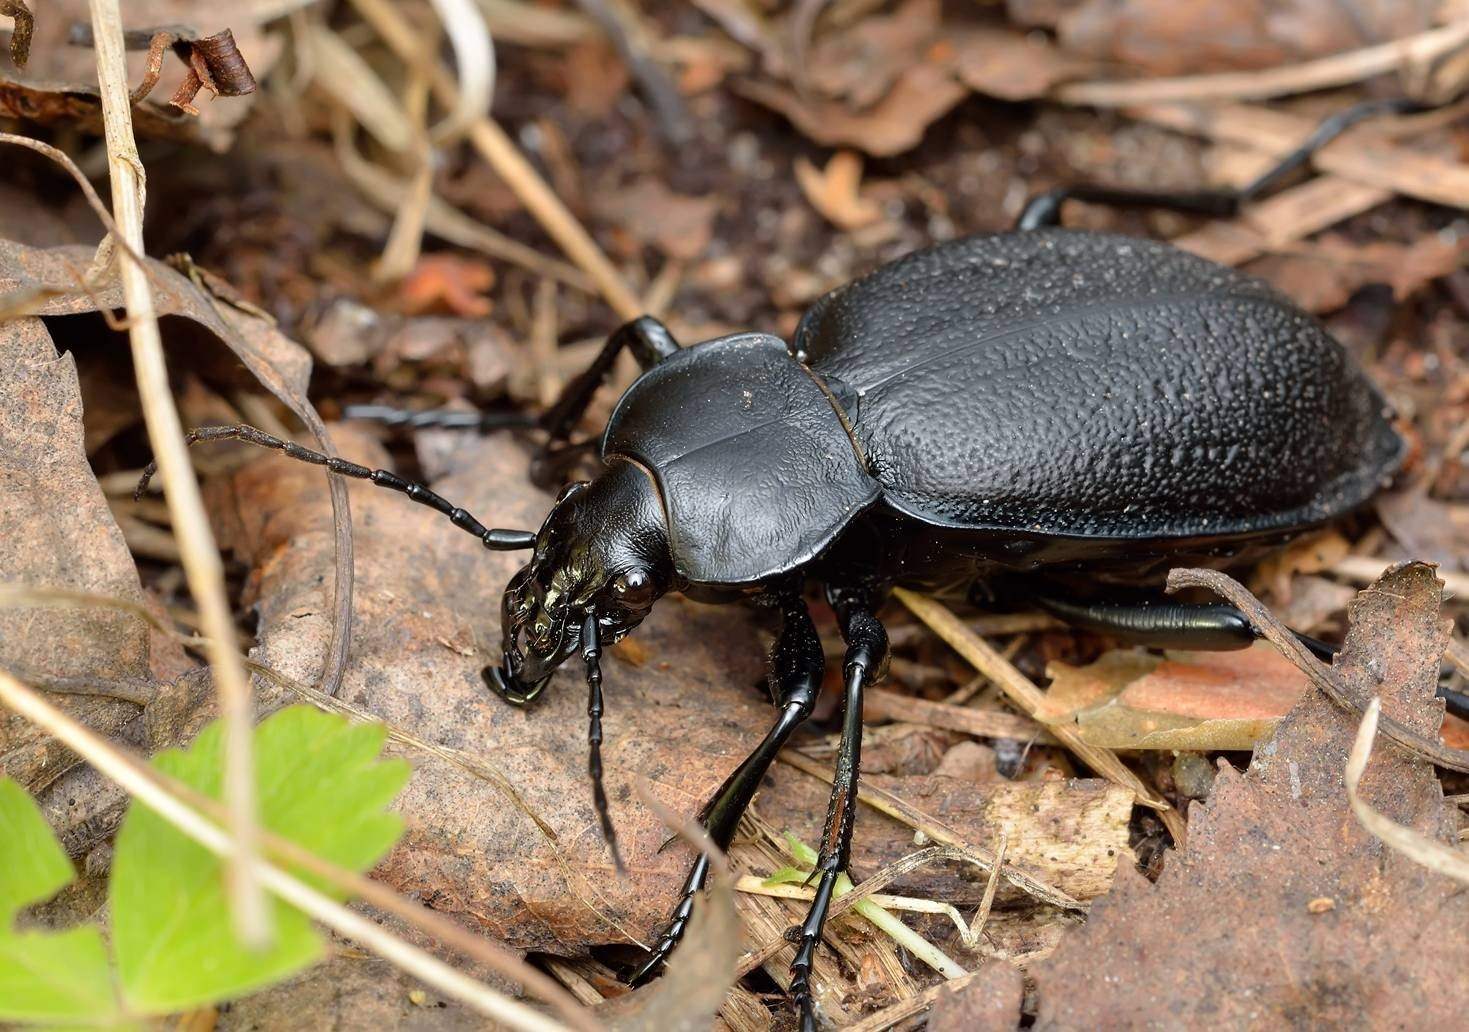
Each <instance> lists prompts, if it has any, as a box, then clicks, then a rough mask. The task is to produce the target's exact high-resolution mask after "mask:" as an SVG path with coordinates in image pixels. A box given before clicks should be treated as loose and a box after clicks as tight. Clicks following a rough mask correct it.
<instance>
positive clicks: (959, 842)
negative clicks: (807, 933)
mask: <svg viewBox="0 0 1469 1032" xmlns="http://www.w3.org/2000/svg"><path fill="white" fill-rule="evenodd" d="M777 758H778V759H779V760H780V761H781V762H782V763H784V764H786V765H788V766H791V767H795V768H796V769H797V770H799V771H804V772H805V773H807V774H810V775H811V776H812V777H816V778H820V779H821V780H822V781H825V782H826V783H827V784H828V785H829V784H831V778H832V776H831V772H830V771H829V770H827V769H826V767H824V766H823V765H822V764H820V763H817V762H816V761H815V760H813V759H811V758H810V757H809V756H804V755H802V754H801V753H798V752H796V751H795V750H794V749H786V750H784V751H783V752H782V753H781V754H780V755H779V757H777ZM857 799H858V801H859V802H863V803H866V804H867V805H868V806H870V807H872V808H873V809H874V810H877V811H878V812H879V813H885V814H887V815H888V816H889V817H891V818H893V819H894V820H896V821H901V822H902V823H904V824H906V825H908V826H909V827H910V828H913V829H915V830H916V831H921V832H923V833H924V834H925V835H927V836H928V837H929V838H930V839H932V840H933V841H935V842H942V843H945V844H947V845H950V846H953V847H955V848H956V849H961V850H963V851H964V853H965V854H966V856H965V857H964V859H965V860H967V861H968V862H970V863H972V864H974V865H975V866H977V867H980V868H982V869H983V870H986V871H987V870H989V869H990V868H992V867H993V866H994V864H995V854H994V853H992V852H991V851H990V850H987V849H981V848H980V847H978V846H975V845H972V844H970V843H969V842H966V841H964V839H963V838H962V837H961V836H960V835H959V833H958V832H956V831H955V830H954V829H953V828H951V827H949V826H948V825H947V824H944V823H943V822H942V821H940V820H939V819H938V818H936V817H933V816H931V815H930V814H927V813H924V812H923V811H922V810H920V809H918V807H916V806H914V805H913V804H912V803H909V802H907V801H906V800H903V799H899V798H898V797H897V796H895V795H893V794H892V793H891V792H889V791H887V790H886V789H882V788H878V787H877V786H876V785H869V784H859V785H858V786H857ZM1000 873H1001V874H1002V875H1003V876H1004V878H1005V880H1006V881H1008V882H1009V883H1010V884H1011V885H1014V886H1015V887H1016V888H1017V889H1020V890H1021V891H1022V892H1026V893H1029V894H1030V895H1032V896H1034V897H1035V898H1036V899H1039V900H1041V901H1042V902H1045V903H1050V904H1051V905H1052V906H1056V907H1061V908H1063V909H1065V910H1077V911H1085V910H1086V909H1087V907H1086V904H1085V903H1082V902H1081V901H1079V900H1076V899H1073V898H1072V897H1071V896H1069V895H1067V894H1066V893H1064V892H1062V891H1061V890H1060V889H1058V888H1056V887H1054V886H1052V885H1048V884H1046V883H1045V882H1044V881H1042V880H1041V879H1039V878H1036V877H1035V876H1033V875H1031V874H1028V873H1027V872H1025V871H1023V870H1021V869H1020V868H1018V867H1015V866H1014V865H1013V864H1001V865H1000Z"/></svg>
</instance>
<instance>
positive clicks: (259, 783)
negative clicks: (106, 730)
mask: <svg viewBox="0 0 1469 1032" xmlns="http://www.w3.org/2000/svg"><path fill="white" fill-rule="evenodd" d="M385 737H386V731H385V730H384V728H382V727H381V726H380V725H375V724H356V725H353V724H349V723H348V722H347V721H346V720H345V719H343V718H341V717H338V716H333V715H331V714H327V713H322V712H320V711H318V710H316V709H314V708H312V707H310V706H293V707H290V708H288V709H284V710H281V711H280V712H278V713H276V714H275V715H273V716H272V717H270V718H269V719H268V720H266V721H265V722H263V723H262V724H261V725H260V727H259V728H258V729H257V730H256V734H255V772H256V792H257V799H258V801H259V811H260V820H261V823H262V824H263V825H264V826H265V827H266V828H268V829H269V830H271V831H273V832H275V833H276V834H278V835H281V836H283V837H285V838H288V839H291V840H292V841H294V842H296V843H297V844H299V845H301V846H304V847H306V848H307V849H309V850H311V851H312V852H313V853H315V854H316V855H318V856H320V857H322V858H324V859H327V860H330V861H332V862H333V863H336V864H338V865H339V866H342V867H346V868H350V869H352V870H354V871H365V870H367V869H368V868H370V867H372V866H373V865H374V864H375V863H377V861H378V860H380V859H381V858H382V857H383V856H384V855H385V854H386V853H387V851H388V850H389V849H390V848H391V847H392V845H393V843H394V842H396V841H397V839H398V836H399V835H400V834H401V833H402V830H403V822H402V819H401V818H400V817H399V816H398V815H397V814H394V813H390V812H387V810H386V807H387V806H388V804H389V803H391V802H392V800H393V798H394V797H395V796H396V795H397V794H398V792H399V791H400V790H401V789H402V787H403V786H404V784H406V783H407V780H408V775H409V769H408V765H407V764H406V763H404V762H403V761H401V760H388V761H379V760H378V759H377V756H378V753H379V752H380V751H381V749H382V744H383V740H384V738H385ZM153 762H154V766H156V767H157V768H158V769H159V770H161V771H163V772H164V773H166V774H169V775H171V776H173V777H175V778H177V779H179V780H180V781H182V782H184V783H185V784H188V785H189V786H190V787H192V788H194V789H196V790H198V791H200V792H202V793H204V794H206V795H208V796H211V797H213V798H215V799H218V798H219V797H220V794H221V781H222V769H223V741H222V728H221V727H220V725H219V724H218V722H216V723H214V724H211V725H209V726H208V727H207V728H205V729H204V731H203V732H201V733H200V735H199V737H198V738H197V739H195V740H194V744H193V746H192V747H191V748H189V749H188V750H187V751H179V750H170V751H168V752H164V753H160V754H159V755H158V756H157V757H155V758H154V761H153ZM296 873H297V874H298V876H299V877H301V878H302V879H303V880H306V881H308V882H310V883H312V884H314V885H315V886H316V887H317V888H318V889H320V890H321V891H323V892H327V893H329V894H330V895H333V896H336V897H338V898H340V893H337V892H336V891H335V890H332V889H329V888H328V887H327V886H326V885H325V883H323V882H321V881H319V880H318V879H315V878H312V877H310V876H308V875H306V874H305V873H303V872H296ZM110 897H111V904H112V929H113V949H114V951H115V952H116V954H117V961H118V968H119V971H120V974H121V978H122V987H123V995H124V998H125V999H126V1000H127V1002H128V1004H129V1005H130V1007H132V1008H133V1009H135V1010H137V1011H140V1012H147V1013H169V1012H173V1011H178V1010H184V1009H187V1008H191V1007H197V1006H201V1005H203V1004H206V1003H211V1002H215V1001H218V1000H222V999H227V998H231V997H236V996H240V995H243V994H245V993H248V992H250V991H252V990H254V989H258V988H260V987H262V986H265V985H268V984H270V983H271V982H274V981H277V980H279V979H281V978H285V977H286V976H288V975H290V974H293V973H294V972H296V971H299V970H301V969H302V968H304V967H306V966H307V965H309V964H311V963H312V962H313V961H314V960H316V959H317V958H318V957H320V956H321V954H322V949H323V947H322V943H321V939H320V938H319V936H318V935H317V934H316V932H315V931H314V930H313V929H312V927H311V923H310V921H309V920H308V919H307V918H306V916H305V915H304V914H302V913H301V912H300V911H298V910H295V909H294V908H292V907H290V906H287V905H286V904H284V903H282V902H280V901H279V900H277V899H275V898H273V897H272V898H271V900H270V903H269V905H270V906H271V908H272V917H273V920H274V926H275V941H274V943H273V944H272V945H271V946H270V947H269V948H268V949H266V950H264V951H261V952H254V951H251V950H247V949H246V948H244V947H243V946H241V945H240V944H239V943H238V942H237V941H236V940H235V937H234V934H233V932H232V930H231V925H230V914H229V910H228V906H227V901H226V896H225V888H224V868H223V865H222V864H221V862H220V861H219V860H218V859H217V858H216V857H215V856H214V855H213V854H212V853H210V852H208V851H207V850H206V849H204V848H203V847H202V846H199V845H197V844H195V843H194V841H193V840H192V839H189V838H186V837H185V836H184V835H183V834H181V833H180V832H178V831H176V830H174V828H173V827H172V826H171V825H170V824H168V823H167V822H165V821H164V820H163V819H162V818H160V817H158V816H157V815H156V814H155V813H153V812H152V811H151V810H149V809H148V808H147V807H146V806H142V805H139V804H137V803H134V805H133V806H132V807H131V808H130V809H129V811H128V815H127V817H126V819H125V820H124V821H123V824H122V828H121V829H120V830H119V831H118V834H117V843H116V851H115V854H114V857H113V863H112V882H111V886H110Z"/></svg>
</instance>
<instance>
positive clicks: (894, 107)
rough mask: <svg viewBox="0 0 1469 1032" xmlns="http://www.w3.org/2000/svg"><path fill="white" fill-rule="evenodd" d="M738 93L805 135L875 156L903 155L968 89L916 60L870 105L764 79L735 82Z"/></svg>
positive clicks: (939, 69)
mask: <svg viewBox="0 0 1469 1032" xmlns="http://www.w3.org/2000/svg"><path fill="white" fill-rule="evenodd" d="M735 90H736V92H738V93H739V94H740V95H741V96H744V97H748V98H749V99H750V100H753V101H756V102H757V103H760V104H764V105H765V106H766V107H768V108H772V109H774V110H775V111H778V112H780V113H781V114H782V115H785V117H786V118H788V119H790V120H791V123H792V124H794V125H795V127H796V128H797V129H799V130H800V131H801V132H802V133H804V134H805V135H806V136H808V137H810V138H811V139H813V140H815V141H816V142H817V143H821V144H825V145H827V146H828V147H856V148H858V149H859V150H862V151H865V152H866V153H868V154H871V155H873V156H874V157H890V156H892V155H894V154H901V153H903V152H904V151H906V150H910V149H911V148H913V147H915V146H917V145H918V141H919V140H921V139H923V132H924V130H925V129H927V128H928V126H929V125H930V124H932V123H933V122H934V121H936V120H937V119H939V118H941V117H942V116H943V115H945V114H946V113H947V112H948V111H950V110H951V109H952V108H953V107H954V105H955V104H957V103H959V101H961V100H963V99H964V96H965V93H966V92H967V91H966V90H965V89H964V87H963V86H961V85H959V84H958V83H957V82H955V81H954V78H953V76H952V75H951V74H950V73H949V71H948V70H947V69H945V68H941V67H938V66H936V65H933V64H919V65H914V66H912V67H910V68H906V69H904V71H903V73H902V74H901V75H900V76H898V80H897V82H896V83H894V85H893V88H892V90H891V91H889V92H888V93H887V94H886V95H885V96H884V97H883V98H882V99H881V100H880V101H878V102H877V103H876V104H874V105H873V106H872V107H871V108H870V109H869V110H867V111H861V112H854V111H852V110H851V109H850V108H848V107H847V106H846V105H845V104H842V103H839V102H837V101H827V100H820V99H812V100H806V99H803V98H802V97H801V96H800V94H798V93H796V92H794V91H792V90H789V89H786V88H784V87H782V86H776V85H774V84H773V83H767V82H752V81H749V80H745V81H741V82H738V83H736V85H735Z"/></svg>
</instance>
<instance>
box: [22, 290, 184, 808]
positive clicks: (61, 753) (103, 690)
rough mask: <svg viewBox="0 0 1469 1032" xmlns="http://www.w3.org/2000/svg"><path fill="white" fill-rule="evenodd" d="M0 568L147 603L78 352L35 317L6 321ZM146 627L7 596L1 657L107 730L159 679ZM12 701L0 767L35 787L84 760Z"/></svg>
mask: <svg viewBox="0 0 1469 1032" xmlns="http://www.w3.org/2000/svg"><path fill="white" fill-rule="evenodd" d="M0 571H3V572H0V579H3V580H4V581H5V582H7V583H8V584H14V585H24V586H30V587H46V588H60V589H67V590H71V591H79V592H85V593H88V594H95V595H103V596H107V597H111V598H120V599H125V600H127V601H130V602H133V603H135V604H142V602H143V589H142V585H141V584H140V583H139V581H138V572H137V570H136V569H135V568H134V566H133V560H132V556H131V555H130V554H129V553H128V549H127V545H126V544H125V543H124V542H123V538H122V532H121V531H120V530H119V529H118V527H117V524H116V522H115V521H114V520H113V518H112V513H111V511H110V510H109V509H108V507H107V501H106V499H105V498H104V497H103V496H102V490H101V488H99V487H98V486H97V480H96V478H95V477H94V476H93V475H92V469H91V466H90V465H89V464H88V462H87V456H86V451H85V449H84V447H83V436H82V398H81V390H80V387H79V386H78V382H77V374H76V364H75V362H74V360H73V359H72V356H71V355H70V354H66V355H58V354H57V351H56V348H55V346H54V345H53V344H52V340H51V336H50V334H49V333H48V332H47V330H46V326H45V324H44V323H43V322H42V321H41V320H40V319H36V318H27V319H10V320H6V321H4V322H0ZM148 658H149V641H148V627H147V625H146V624H145V623H143V622H142V621H141V620H139V619H137V618H136V617H135V616H132V615H131V614H128V613H124V612H119V611H115V610H107V609H100V608H95V607H87V608H80V607H75V606H65V605H53V606H44V607H43V606H33V605H26V606H4V607H0V666H3V667H4V668H5V669H7V670H9V671H11V672H12V673H14V674H16V675H17V676H19V677H21V678H24V679H25V680H27V681H29V682H31V683H32V684H34V685H36V686H37V687H40V688H54V689H60V691H61V692H63V693H64V694H59V695H57V696H56V697H55V700H54V701H55V702H56V704H57V705H60V706H61V707H63V708H64V709H65V710H67V711H68V712H69V713H70V714H71V715H72V716H73V717H75V718H77V719H78V720H81V721H82V722H83V723H86V724H87V725H88V726H90V727H92V728H93V729H95V730H98V731H100V732H102V733H104V734H111V733H113V732H115V731H116V730H117V729H118V728H120V727H121V726H122V725H123V724H125V723H126V722H127V721H129V720H131V719H132V718H133V717H134V716H135V715H136V714H137V713H138V711H139V705H140V703H142V702H146V701H147V699H148V698H150V697H151V696H152V694H153V692H154V689H155V687H156V686H155V683H154V681H153V679H152V677H151V676H150V673H149V664H148ZM76 762H77V761H76V759H75V757H73V756H72V754H71V753H70V751H69V750H67V749H66V748H65V747H64V746H62V745H61V744H60V743H58V742H57V741H56V740H55V739H54V738H52V737H51V736H50V735H48V734H47V733H46V732H44V731H42V730H40V729H38V728H37V727H36V726H35V725H33V724H31V723H30V722H29V721H27V720H25V719H24V718H22V717H19V716H17V715H16V714H14V713H6V714H4V715H3V716H0V772H3V773H4V774H6V775H8V776H10V777H13V778H15V779H16V780H17V781H19V782H20V783H21V784H22V785H25V786H26V787H27V788H28V789H30V790H31V791H37V790H39V789H40V788H42V787H44V786H45V785H47V784H49V783H50V782H51V781H53V780H55V779H56V778H57V777H59V776H60V775H61V774H63V773H64V772H65V771H66V770H67V769H68V768H69V767H70V766H72V765H73V764H74V763H76Z"/></svg>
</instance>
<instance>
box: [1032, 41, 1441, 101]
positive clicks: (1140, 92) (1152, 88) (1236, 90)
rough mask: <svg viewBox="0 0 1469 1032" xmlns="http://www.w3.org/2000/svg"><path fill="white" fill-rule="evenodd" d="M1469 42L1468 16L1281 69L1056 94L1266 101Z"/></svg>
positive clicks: (1413, 62) (1093, 85)
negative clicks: (1408, 34) (1463, 19)
mask: <svg viewBox="0 0 1469 1032" xmlns="http://www.w3.org/2000/svg"><path fill="white" fill-rule="evenodd" d="M1466 43H1469V21H1456V22H1452V23H1450V24H1448V25H1444V26H1440V27H1438V28H1434V29H1429V30H1427V31H1426V32H1420V33H1418V34H1417V35H1415V36H1408V37H1405V38H1403V39H1396V40H1393V41H1391V42H1389V43H1379V44H1377V45H1375V46H1370V47H1363V48H1361V49H1360V50H1349V51H1347V52H1345V53H1341V54H1332V55H1331V56H1329V57H1323V58H1318V59H1317V60H1314V61H1302V62H1300V63H1299V64H1292V65H1284V66H1281V67H1278V68H1263V69H1260V70H1259V71H1250V72H1220V73H1218V74H1214V75H1185V76H1178V77H1176V78H1159V79H1143V80H1136V81H1126V82H1076V83H1069V84H1067V85H1063V86H1059V87H1057V88H1056V90H1055V91H1054V93H1053V94H1052V95H1053V96H1054V97H1055V98H1056V99H1057V100H1060V101H1063V102H1065V103H1067V104H1089V105H1091V106H1093V107H1121V106H1126V105H1129V104H1165V103H1182V102H1199V101H1221V100H1264V99H1266V98H1269V97H1282V96H1287V95H1289V94H1293V93H1307V92H1310V91H1312V90H1322V89H1327V88H1329V87H1332V86H1345V85H1347V84H1349V83H1354V82H1361V81H1362V80H1364V79H1370V78H1372V77H1373V76H1376V75H1383V74H1385V73H1387V72H1393V71H1398V70H1412V69H1415V68H1421V67H1423V66H1425V65H1429V64H1431V63H1432V62H1434V61H1436V60H1438V59H1439V58H1441V57H1443V56H1444V55H1446V54H1449V53H1451V52H1452V51H1455V50H1458V49H1460V48H1462V47H1463V46H1464V45H1465V44H1466Z"/></svg>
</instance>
